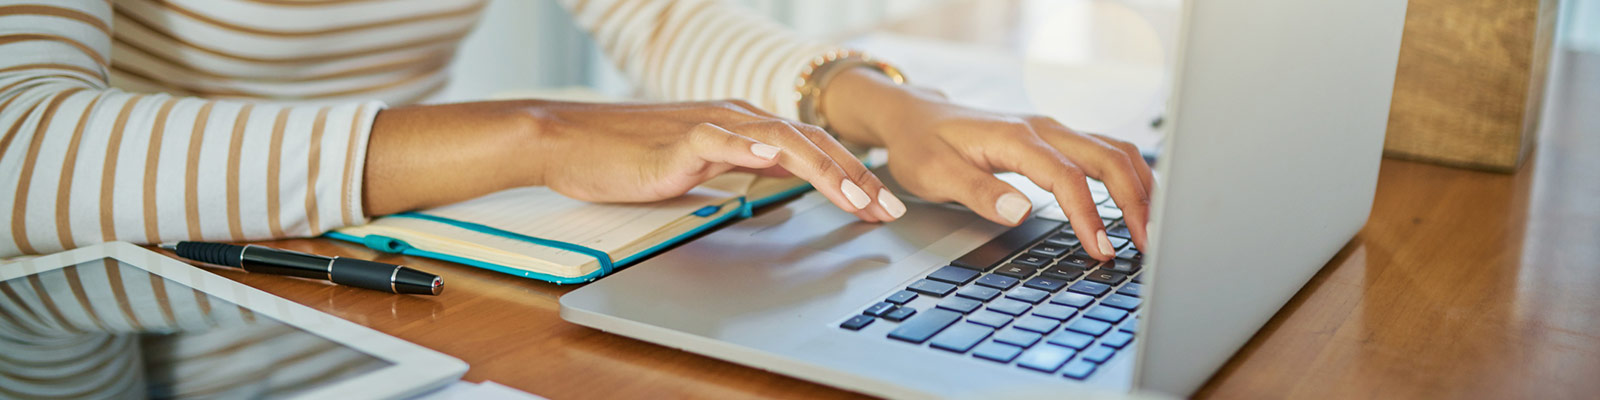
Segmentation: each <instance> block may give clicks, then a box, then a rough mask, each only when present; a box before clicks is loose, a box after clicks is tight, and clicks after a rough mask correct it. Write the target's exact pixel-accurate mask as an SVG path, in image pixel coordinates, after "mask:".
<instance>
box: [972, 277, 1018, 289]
mask: <svg viewBox="0 0 1600 400" xmlns="http://www.w3.org/2000/svg"><path fill="white" fill-rule="evenodd" d="M978 284H979V285H984V286H988V287H992V288H995V289H1000V290H1006V289H1010V288H1011V287H1012V286H1016V285H1017V278H1012V277H1009V276H1004V275H995V274H987V275H984V276H983V277H982V278H978Z"/></svg>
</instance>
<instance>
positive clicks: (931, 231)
mask: <svg viewBox="0 0 1600 400" xmlns="http://www.w3.org/2000/svg"><path fill="white" fill-rule="evenodd" d="M907 208H908V211H907V213H906V215H905V216H904V217H903V218H901V219H899V220H897V221H895V222H893V223H889V224H880V223H869V222H863V221H861V220H860V219H858V218H856V216H855V215H853V214H850V213H846V212H844V211H843V210H839V209H838V208H837V207H834V205H833V203H831V202H828V201H827V199H826V198H824V197H822V196H805V197H802V198H800V199H797V200H796V201H795V203H794V204H790V205H789V206H788V207H783V208H779V209H775V210H771V211H770V212H767V213H763V214H762V215H760V216H758V217H756V218H754V219H752V220H751V221H749V223H748V224H752V225H757V226H759V228H756V229H755V230H754V232H752V233H751V234H750V241H751V242H753V243H785V244H789V245H791V246H794V247H801V248H806V249H811V250H818V251H824V252H829V253H835V254H841V255H849V256H851V257H853V258H856V259H870V260H874V261H881V262H884V263H892V262H895V261H898V260H900V259H903V258H905V257H906V256H909V255H911V254H915V253H916V252H918V251H921V250H922V249H923V248H925V247H927V246H928V245H931V244H933V243H934V242H935V241H938V240H939V239H941V238H944V237H945V236H947V235H949V234H950V232H954V231H955V230H957V229H961V227H963V226H966V225H967V224H970V223H972V222H973V221H974V220H976V219H977V218H978V217H977V215H975V214H972V213H971V212H967V211H964V210H959V209H954V208H950V207H945V206H941V205H934V204H926V203H921V204H919V203H911V204H907Z"/></svg>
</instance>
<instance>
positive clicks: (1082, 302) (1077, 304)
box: [1050, 292, 1094, 308]
mask: <svg viewBox="0 0 1600 400" xmlns="http://www.w3.org/2000/svg"><path fill="white" fill-rule="evenodd" d="M1093 302H1094V298H1093V297H1089V296H1087V295H1083V294H1080V293H1072V292H1066V293H1062V294H1058V295H1056V297H1052V298H1050V304H1060V305H1063V306H1067V307H1072V308H1083V307H1085V306H1088V305H1089V303H1093Z"/></svg>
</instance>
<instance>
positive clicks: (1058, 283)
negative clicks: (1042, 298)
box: [1022, 276, 1071, 293]
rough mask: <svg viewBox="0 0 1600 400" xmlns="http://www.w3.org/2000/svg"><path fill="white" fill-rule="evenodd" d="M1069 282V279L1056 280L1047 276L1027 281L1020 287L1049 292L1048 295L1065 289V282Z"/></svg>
mask: <svg viewBox="0 0 1600 400" xmlns="http://www.w3.org/2000/svg"><path fill="white" fill-rule="evenodd" d="M1069 281H1071V280H1070V279H1056V278H1053V277H1048V276H1040V277H1037V278H1033V279H1029V280H1028V282H1026V283H1023V284H1022V286H1023V287H1028V288H1034V289H1039V290H1043V291H1046V292H1050V293H1055V292H1059V291H1061V288H1064V287H1067V282H1069Z"/></svg>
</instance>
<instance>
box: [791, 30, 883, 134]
mask: <svg viewBox="0 0 1600 400" xmlns="http://www.w3.org/2000/svg"><path fill="white" fill-rule="evenodd" d="M855 67H867V68H871V69H873V70H876V71H878V72H881V73H883V75H884V76H888V77H889V79H890V80H893V81H894V83H895V84H898V85H904V84H905V83H906V76H905V75H904V74H901V73H900V69H898V68H895V67H894V66H893V65H889V63H886V62H882V61H876V60H873V59H872V58H871V57H868V56H867V55H866V54H863V53H861V52H859V51H855V50H836V51H830V52H828V53H827V54H823V55H821V56H817V57H816V58H813V59H811V64H810V65H808V66H806V69H805V70H804V71H801V73H800V78H799V79H798V80H797V81H796V82H795V91H797V92H800V101H799V102H797V104H796V105H797V106H798V108H799V113H798V114H799V115H800V122H804V123H807V124H812V125H816V126H819V127H822V129H824V130H828V131H829V132H830V133H831V132H833V131H832V129H830V128H829V127H828V119H827V117H825V116H823V115H822V91H823V89H825V88H827V87H828V81H831V80H833V77H835V76H838V75H839V73H840V72H844V71H845V70H848V69H850V68H855Z"/></svg>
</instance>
